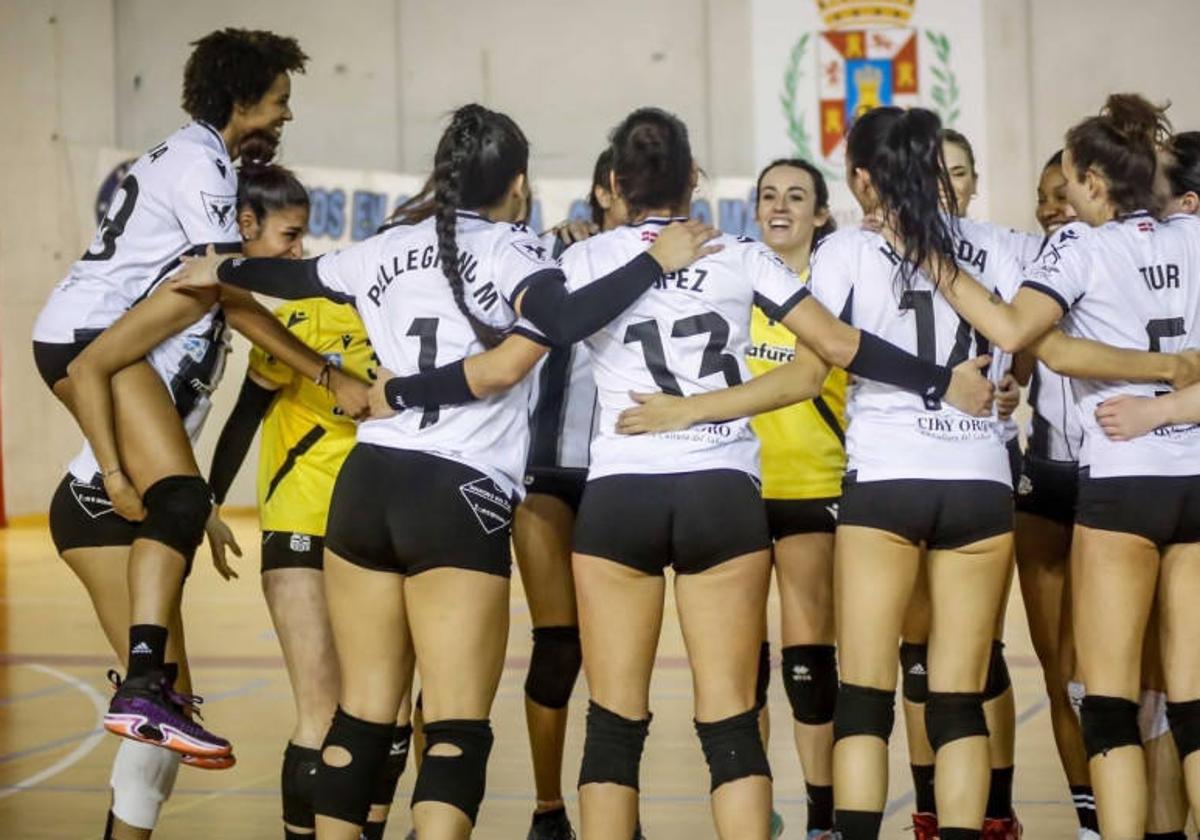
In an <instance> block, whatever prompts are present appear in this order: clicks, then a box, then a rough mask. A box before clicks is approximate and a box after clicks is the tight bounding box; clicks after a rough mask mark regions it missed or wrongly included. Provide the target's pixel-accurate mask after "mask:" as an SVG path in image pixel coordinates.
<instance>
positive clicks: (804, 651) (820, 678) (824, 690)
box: [783, 645, 838, 726]
mask: <svg viewBox="0 0 1200 840" xmlns="http://www.w3.org/2000/svg"><path fill="white" fill-rule="evenodd" d="M783 687H784V688H785V689H786V690H787V696H788V702H789V703H791V704H792V717H794V718H795V719H796V720H797V721H798V722H799V723H806V724H808V725H810V726H820V725H821V724H825V723H829V722H830V721H831V720H833V710H834V707H835V706H836V705H837V692H838V676H837V654H836V652H835V651H834V647H833V645H796V646H795V647H785V648H784V649H783Z"/></svg>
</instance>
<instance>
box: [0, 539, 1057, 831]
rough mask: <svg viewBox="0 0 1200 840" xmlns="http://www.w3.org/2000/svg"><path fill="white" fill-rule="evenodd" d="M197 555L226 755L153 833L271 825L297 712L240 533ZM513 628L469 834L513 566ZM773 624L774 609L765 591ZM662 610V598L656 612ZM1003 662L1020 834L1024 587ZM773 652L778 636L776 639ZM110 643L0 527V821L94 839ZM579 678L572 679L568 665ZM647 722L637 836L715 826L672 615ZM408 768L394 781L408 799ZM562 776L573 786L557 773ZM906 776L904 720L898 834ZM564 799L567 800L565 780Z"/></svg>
mask: <svg viewBox="0 0 1200 840" xmlns="http://www.w3.org/2000/svg"><path fill="white" fill-rule="evenodd" d="M232 524H233V525H234V528H235V530H236V532H237V534H238V537H239V539H240V541H241V544H242V545H243V546H249V547H253V546H255V545H256V544H257V541H256V538H255V537H256V533H257V530H256V523H255V520H254V519H253V518H252V517H250V516H240V517H234V519H233V523H232ZM206 551H207V549H202V550H201V552H202V553H201V555H200V556H199V557H198V558H197V565H196V572H195V573H194V574H193V575H192V578H191V581H190V582H189V585H188V595H187V603H186V620H187V629H188V641H189V648H190V651H191V655H192V663H193V668H194V672H195V674H196V684H197V687H198V689H199V690H200V692H201V693H202V694H204V695H205V696H206V699H207V702H206V703H205V706H204V711H205V714H206V719H207V722H208V723H209V725H210V726H211V727H212V728H213V729H214V730H215V731H217V732H220V733H221V734H223V735H225V736H227V737H229V738H230V739H231V740H232V741H233V742H234V744H235V746H236V751H237V755H238V757H239V763H238V765H237V767H236V768H234V769H233V770H230V771H226V772H220V773H214V772H206V771H202V770H192V769H188V768H183V769H182V771H181V772H180V775H179V781H178V784H177V786H176V789H175V795H174V797H173V798H172V800H171V801H170V802H169V803H168V804H167V805H166V806H165V808H164V810H163V816H162V820H161V822H160V830H159V831H158V832H157V833H156V835H155V836H156V837H159V838H165V840H171V838H178V839H179V840H190V839H191V838H195V840H201V838H204V840H209V839H210V838H215V837H219V838H222V840H249V838H272V837H281V836H282V830H281V828H280V825H279V821H278V815H279V811H280V805H279V789H278V778H279V763H280V756H281V753H282V751H283V747H284V743H285V741H286V739H287V736H288V732H289V730H290V727H291V723H292V714H293V712H292V706H291V700H290V694H289V691H288V683H287V677H286V674H285V672H284V670H283V666H282V662H281V660H280V657H279V652H278V647H277V645H276V642H275V638H274V634H273V632H272V630H271V625H270V621H269V619H268V616H267V611H266V608H265V606H264V605H263V600H262V597H261V593H260V591H259V585H258V575H257V570H258V558H257V556H256V552H255V551H254V550H253V549H252V548H251V550H249V551H247V557H246V558H245V559H244V560H242V561H240V568H241V569H242V572H243V573H242V577H241V579H240V580H238V581H234V582H232V583H228V584H227V583H224V582H223V581H221V579H220V578H219V577H218V576H217V575H216V574H215V572H213V570H212V568H211V567H210V566H209V565H208V562H207V555H206V553H205V552H206ZM513 580H514V586H513V593H512V615H513V621H512V636H511V639H510V641H509V658H508V661H507V664H506V667H505V672H504V678H503V681H502V682H501V685H500V693H499V696H498V697H497V699H496V704H495V707H494V709H493V713H492V722H493V726H494V728H495V731H496V746H495V749H494V750H493V752H492V759H491V765H490V768H489V775H488V796H487V801H486V802H485V803H484V805H483V809H482V811H481V813H480V816H479V823H478V830H477V831H476V834H475V836H476V837H479V838H484V840H491V838H497V840H498V839H499V838H507V839H508V840H521V838H523V837H524V836H525V831H526V830H527V828H528V820H529V814H530V811H531V808H532V804H533V785H532V780H531V771H530V763H529V757H528V747H527V744H526V735H525V724H524V715H523V707H522V684H523V681H524V677H525V668H526V665H527V663H528V655H529V648H530V636H529V618H528V613H527V611H526V609H525V604H524V598H523V595H522V593H521V591H520V585H519V578H518V577H517V576H515V575H514V579H513ZM772 613H773V617H772V624H773V625H774V626H773V628H772V634H773V635H774V634H775V633H776V632H777V620H776V619H775V617H774V616H775V614H777V610H776V609H775V608H772ZM672 614H673V613H672V612H670V611H669V615H672ZM1008 628H1009V629H1008V642H1009V646H1008V651H1009V656H1008V661H1009V667H1010V670H1011V672H1012V675H1013V683H1014V685H1015V688H1016V699H1017V714H1018V730H1017V732H1018V734H1017V774H1016V798H1017V809H1018V812H1019V814H1020V816H1021V819H1022V820H1023V822H1024V823H1025V825H1026V833H1025V836H1026V837H1027V838H1031V840H1044V838H1070V837H1074V836H1075V821H1074V813H1073V811H1072V810H1071V806H1070V799H1069V796H1068V791H1067V788H1066V783H1065V782H1064V781H1063V779H1062V774H1061V771H1060V769H1059V766H1058V760H1057V757H1056V754H1055V752H1054V746H1053V740H1052V738H1051V733H1050V726H1049V719H1048V716H1047V709H1046V702H1045V699H1044V697H1043V695H1042V693H1041V676H1040V671H1039V670H1038V668H1037V663H1036V661H1035V659H1034V657H1033V654H1032V648H1031V647H1030V644H1029V637H1028V633H1027V631H1026V629H1025V621H1024V614H1023V611H1022V608H1021V604H1020V598H1019V596H1017V597H1014V599H1013V603H1012V605H1011V606H1010V611H1009V621H1008ZM775 650H776V655H778V654H777V652H778V647H777V646H776V648H775ZM112 662H113V658H112V655H111V653H110V652H109V650H108V649H107V647H106V644H105V642H104V639H103V637H102V636H101V634H100V632H99V628H98V626H97V624H96V620H95V618H94V616H93V615H92V612H91V609H90V607H89V604H88V601H87V598H86V596H85V594H84V592H83V588H82V587H81V586H80V584H79V583H78V581H77V580H76V579H75V578H74V576H73V575H71V573H70V572H69V571H68V569H67V567H66V566H65V564H63V563H62V562H61V561H60V560H59V559H58V558H57V557H56V555H55V552H54V548H53V546H52V545H51V542H50V538H49V535H48V533H47V531H46V528H45V527H44V526H40V525H31V526H24V527H13V528H9V529H7V530H5V529H0V838H2V839H3V840H17V838H20V840H33V838H65V839H66V840H96V838H98V837H99V836H100V833H101V828H102V825H103V818H104V813H105V810H106V808H107V805H108V771H109V766H110V763H111V761H112V757H113V752H114V750H115V749H116V746H117V739H116V738H114V737H112V736H110V735H106V734H103V733H102V732H101V730H100V729H99V728H98V727H99V722H100V715H101V714H102V711H103V709H104V706H105V705H106V703H107V698H108V695H109V690H108V687H107V683H106V681H105V678H104V673H105V671H106V669H107V668H108V667H110V666H111V664H112ZM581 682H582V681H581ZM651 705H652V708H653V711H654V725H653V728H652V729H651V732H650V738H649V741H648V742H647V745H646V752H645V759H644V762H643V769H642V779H643V786H642V819H643V823H644V826H645V831H646V835H647V837H648V838H650V840H696V838H702V837H711V836H713V830H712V824H711V821H710V817H709V811H708V805H707V801H708V797H707V791H708V776H707V771H706V769H705V766H704V761H703V759H702V756H701V753H700V747H699V744H698V743H697V741H696V737H695V734H694V731H693V729H692V707H691V685H690V680H689V677H688V671H687V667H686V663H685V660H684V658H683V644H682V640H681V637H680V634H679V629H678V625H677V623H676V622H675V621H674V619H673V618H671V617H668V620H667V622H666V624H665V627H664V631H663V639H662V644H661V647H660V654H659V661H658V668H657V671H656V673H655V676H654V685H653V698H652V702H651ZM585 706H586V692H585V690H584V686H583V685H582V684H581V685H579V686H577V688H576V691H575V695H574V698H573V699H572V702H571V712H572V715H573V717H572V720H571V726H570V732H569V735H568V743H567V759H566V766H567V768H568V770H567V772H566V776H567V778H568V779H569V780H570V779H572V778H573V777H574V775H575V773H576V770H577V768H578V766H579V758H580V750H581V747H582V735H583V727H582V722H583V718H582V714H583V711H584V709H585ZM770 708H771V714H772V721H773V723H774V725H775V726H776V728H777V734H776V736H775V737H774V738H772V741H771V746H770V757H771V766H772V768H773V770H774V773H775V796H776V808H777V810H778V811H779V812H780V813H781V814H782V815H783V817H784V820H785V821H786V824H787V828H786V830H785V834H784V836H785V837H790V838H803V836H804V830H803V829H804V811H805V804H804V786H803V777H802V775H801V772H800V766H799V762H798V761H797V759H796V756H795V753H794V751H793V749H792V745H791V738H790V731H789V730H790V725H789V720H790V710H789V709H788V705H787V699H786V697H785V695H784V692H783V688H782V686H781V684H780V682H779V679H778V669H777V667H776V673H775V674H774V675H773V678H772V685H771V700H770ZM411 784H412V777H411V771H410V773H407V774H406V775H405V777H404V778H403V779H402V780H401V785H400V788H401V789H400V794H399V796H398V797H397V801H398V802H399V803H403V802H406V801H407V794H408V792H409V791H410V790H411ZM568 787H573V784H569V785H568ZM911 796H912V794H911V787H910V784H909V779H908V774H907V763H906V760H905V746H904V727H903V725H900V724H899V723H898V724H897V726H896V731H895V735H894V737H893V739H892V773H891V800H890V802H889V804H888V811H887V818H886V820H885V822H884V832H883V835H884V836H885V837H889V838H892V837H901V836H904V835H906V833H907V826H908V825H909V812H910V811H911V804H912V799H911ZM569 808H570V809H571V811H572V813H573V814H574V813H576V811H575V809H576V802H575V800H574V797H573V796H572V797H571V798H570V801H569ZM395 813H396V816H395V817H394V819H393V821H392V823H391V825H389V828H388V833H387V836H388V837H389V838H401V837H403V836H404V834H405V833H406V832H407V830H408V827H409V826H408V815H407V813H406V809H405V808H404V807H398V808H397V810H396V812H395Z"/></svg>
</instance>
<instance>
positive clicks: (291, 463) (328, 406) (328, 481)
mask: <svg viewBox="0 0 1200 840" xmlns="http://www.w3.org/2000/svg"><path fill="white" fill-rule="evenodd" d="M275 316H276V317H277V318H278V319H279V320H280V321H282V322H283V324H284V325H285V326H286V327H287V328H288V330H289V331H290V332H291V333H292V334H293V335H294V336H296V338H298V339H299V340H300V341H302V342H303V343H304V344H306V345H308V346H309V347H311V348H312V349H313V350H315V351H316V352H318V353H320V354H321V355H322V356H324V357H325V358H326V359H328V360H329V361H331V362H333V364H335V365H337V366H338V367H340V368H341V369H342V370H344V371H346V372H347V373H349V374H352V375H354V376H357V377H359V378H360V379H371V378H373V377H374V372H375V368H376V367H377V366H378V364H379V360H378V358H377V357H376V356H375V352H374V350H373V349H372V347H371V342H370V341H369V340H368V339H367V332H366V330H365V329H364V328H363V325H362V321H361V320H359V317H358V313H357V312H356V311H355V310H354V307H353V306H350V305H348V304H339V303H334V302H332V301H330V300H326V299H325V298H309V299H307V300H298V301H292V302H290V303H287V304H285V305H283V306H281V307H279V308H278V309H276V310H275ZM250 370H251V372H253V373H254V375H255V376H256V377H258V378H259V379H262V380H265V381H266V382H268V383H270V384H271V385H274V386H277V387H278V388H279V393H278V396H276V398H275V401H274V402H272V403H271V407H270V409H268V411H267V416H266V417H265V418H264V419H263V425H262V440H261V444H260V447H259V456H258V516H259V522H260V524H261V527H262V529H263V530H264V531H285V532H289V531H290V532H295V533H300V534H311V535H313V536H324V535H325V520H326V519H327V518H328V515H329V501H330V499H331V498H332V497H333V484H334V481H335V480H336V479H337V474H338V471H339V470H341V468H342V462H343V461H345V460H346V456H347V455H348V454H350V449H351V448H352V447H353V446H354V438H355V424H354V421H353V420H350V419H349V418H347V417H346V416H345V415H343V414H342V413H341V411H340V409H338V407H337V404H336V402H335V401H334V398H333V395H332V394H330V393H329V392H328V391H327V390H326V389H325V388H323V387H322V386H320V385H318V384H317V383H315V382H313V381H312V380H311V379H309V378H307V377H304V376H300V375H298V374H296V373H295V372H294V371H293V370H292V369H291V368H289V367H287V366H286V365H284V364H282V363H281V362H279V361H278V360H277V359H275V358H274V357H272V356H270V355H268V354H266V353H264V352H263V351H262V350H260V349H258V348H257V347H255V348H253V349H252V350H251V351H250Z"/></svg>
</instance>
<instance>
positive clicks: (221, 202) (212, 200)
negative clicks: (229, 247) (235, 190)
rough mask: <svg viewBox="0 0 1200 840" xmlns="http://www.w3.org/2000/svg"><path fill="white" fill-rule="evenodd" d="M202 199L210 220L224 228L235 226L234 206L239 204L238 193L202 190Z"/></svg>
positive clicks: (205, 212)
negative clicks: (222, 193) (215, 193)
mask: <svg viewBox="0 0 1200 840" xmlns="http://www.w3.org/2000/svg"><path fill="white" fill-rule="evenodd" d="M200 201H201V203H202V204H203V205H204V215H206V216H208V220H209V221H210V222H212V223H213V224H214V225H216V226H217V227H219V228H221V229H222V230H229V229H230V228H232V227H233V220H234V216H235V215H236V214H235V213H234V212H233V208H234V206H235V205H236V204H237V196H236V195H213V194H212V193H206V192H203V191H201V193H200Z"/></svg>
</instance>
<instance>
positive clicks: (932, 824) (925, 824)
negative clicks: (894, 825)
mask: <svg viewBox="0 0 1200 840" xmlns="http://www.w3.org/2000/svg"><path fill="white" fill-rule="evenodd" d="M912 821H913V824H912V830H913V840H937V833H938V821H937V814H929V813H926V812H924V811H917V812H916V813H914V814H913V816H912Z"/></svg>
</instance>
